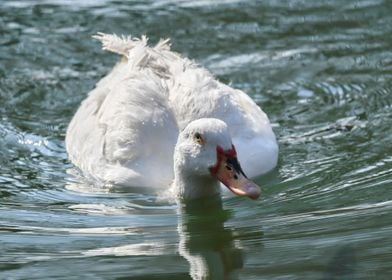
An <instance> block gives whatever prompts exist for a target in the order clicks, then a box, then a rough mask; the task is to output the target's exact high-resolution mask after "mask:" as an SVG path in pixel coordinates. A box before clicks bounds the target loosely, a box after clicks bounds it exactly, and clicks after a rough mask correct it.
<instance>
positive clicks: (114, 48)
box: [93, 32, 148, 57]
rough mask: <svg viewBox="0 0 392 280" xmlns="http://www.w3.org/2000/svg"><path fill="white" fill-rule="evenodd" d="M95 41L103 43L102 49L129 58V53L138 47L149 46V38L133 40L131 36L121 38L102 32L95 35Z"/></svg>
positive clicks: (143, 37)
mask: <svg viewBox="0 0 392 280" xmlns="http://www.w3.org/2000/svg"><path fill="white" fill-rule="evenodd" d="M93 38H94V39H97V40H99V41H101V43H102V49H104V50H108V51H111V52H114V53H117V54H120V55H124V56H126V57H128V54H129V51H130V50H131V49H133V48H135V47H136V46H140V45H142V46H144V47H145V46H147V41H148V38H147V37H146V36H144V35H143V36H142V37H141V39H138V38H132V37H131V36H124V35H122V36H121V37H119V36H117V35H115V34H106V33H102V32H98V33H97V34H96V35H93Z"/></svg>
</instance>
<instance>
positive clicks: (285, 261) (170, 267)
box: [0, 0, 392, 279]
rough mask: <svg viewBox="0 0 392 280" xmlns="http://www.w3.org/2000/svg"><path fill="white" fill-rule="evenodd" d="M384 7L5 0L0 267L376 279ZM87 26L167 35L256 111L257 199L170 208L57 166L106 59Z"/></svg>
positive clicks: (382, 195)
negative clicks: (266, 121) (269, 133)
mask: <svg viewBox="0 0 392 280" xmlns="http://www.w3.org/2000/svg"><path fill="white" fill-rule="evenodd" d="M391 14H392V5H391V3H390V1H387V0H384V1H382V0H379V1H377V0H373V1H370V0H368V1H366V0H363V1H340V0H335V1H321V0H318V1H317V0H316V1H302V0H295V1H273V0H270V1H207V0H206V1H168V0H167V1H164V0H160V1H130V2H123V1H114V0H113V1H110V0H100V1H71V0H61V1H54V0H43V1H27V0H26V1H2V2H1V3H0V34H1V36H0V166H1V169H0V248H1V254H0V278H1V279H82V278H84V279H192V277H194V278H195V279H197V277H198V275H200V274H201V273H203V271H204V273H207V272H205V271H209V272H208V273H209V275H210V278H211V279H224V278H226V279H389V277H390V275H391V273H392V269H391V264H392V222H391V221H392V192H391V183H392V171H391V167H392V153H391V143H392V133H391V120H392V111H391V104H392V79H391V77H392V37H391V36H390V35H391V31H392V17H391V16H390V15H391ZM98 31H103V32H107V33H117V34H132V35H136V36H140V35H142V34H147V35H148V36H149V37H150V41H151V43H152V44H153V43H155V42H157V41H158V40H159V38H162V37H163V38H166V37H170V38H172V49H174V50H175V51H178V52H180V53H182V54H184V55H186V56H188V57H190V58H192V59H195V60H196V61H198V62H199V63H200V64H202V65H204V66H205V67H207V68H208V69H209V70H210V71H211V72H212V73H214V75H215V76H216V77H217V78H218V79H219V80H221V81H224V82H226V83H229V84H230V85H231V86H233V87H236V88H240V89H242V90H244V91H245V92H247V93H248V94H249V95H250V96H251V97H252V98H253V99H254V100H255V101H256V102H257V103H258V104H259V105H260V106H261V107H262V108H263V110H264V111H265V112H266V113H267V114H268V115H269V117H270V120H271V122H272V123H273V127H274V130H275V132H276V134H277V136H278V139H279V145H280V161H279V165H278V167H277V168H276V169H275V170H274V171H273V172H272V173H271V174H269V175H268V176H266V177H265V178H260V179H259V180H258V183H260V184H261V185H262V187H263V196H262V198H261V199H260V200H258V201H250V200H247V199H244V198H238V197H224V199H223V201H222V204H220V203H219V202H218V201H214V200H213V201H209V200H207V201H199V202H197V203H196V204H195V205H192V206H189V207H188V208H184V209H179V208H178V206H177V205H175V204H173V203H170V202H165V201H160V200H157V195H156V194H154V193H151V194H140V193H132V192H124V191H117V192H113V191H112V192H110V191H108V190H105V189H99V188H97V187H96V186H94V185H89V184H85V183H83V182H80V181H78V180H76V179H75V178H74V177H73V176H72V175H70V174H69V171H70V170H71V171H72V169H73V167H72V165H71V164H70V163H69V161H68V160H67V155H66V152H65V148H64V136H65V131H66V127H67V125H68V123H69V121H70V119H71V117H72V115H73V113H74V112H75V111H76V109H77V107H78V105H79V104H80V102H81V101H82V100H83V99H84V98H85V96H86V94H87V93H88V91H89V90H91V89H92V88H93V86H94V84H95V83H96V82H97V81H98V80H99V79H100V78H101V77H102V76H103V75H104V74H105V73H107V72H108V71H109V70H110V69H111V67H112V66H113V64H114V63H115V62H116V61H117V59H118V57H116V56H115V55H113V54H109V53H105V52H103V51H101V50H100V45H99V44H98V43H97V42H96V41H94V40H92V39H91V36H92V35H93V34H95V33H96V32H98ZM70 186H74V187H73V188H72V187H70ZM75 186H76V187H75Z"/></svg>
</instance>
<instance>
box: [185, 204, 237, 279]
mask: <svg viewBox="0 0 392 280" xmlns="http://www.w3.org/2000/svg"><path fill="white" fill-rule="evenodd" d="M180 211H181V213H179V223H178V233H179V236H180V244H179V252H180V254H181V255H182V256H183V257H184V258H185V259H186V260H187V261H188V262H189V265H190V275H191V277H192V279H214V280H215V279H217V280H219V279H236V275H235V273H234V271H235V270H236V269H239V268H242V267H243V252H242V251H241V250H240V249H239V248H237V247H236V246H235V243H234V241H235V237H234V235H233V230H232V229H230V228H227V227H225V226H224V223H225V222H226V221H227V220H228V219H229V218H230V217H231V212H230V211H228V210H223V208H222V202H221V199H220V197H219V196H217V197H212V198H207V199H198V200H194V201H191V202H187V204H186V205H183V206H182V207H181V208H180Z"/></svg>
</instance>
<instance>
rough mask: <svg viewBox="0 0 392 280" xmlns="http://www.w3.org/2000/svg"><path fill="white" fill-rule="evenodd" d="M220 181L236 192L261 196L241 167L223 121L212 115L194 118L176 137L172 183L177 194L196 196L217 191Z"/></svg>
mask: <svg viewBox="0 0 392 280" xmlns="http://www.w3.org/2000/svg"><path fill="white" fill-rule="evenodd" d="M219 181H220V182H221V183H223V184H224V185H225V186H226V187H227V188H229V189H230V190H231V191H232V192H233V193H234V194H236V195H240V196H247V197H249V198H251V199H257V198H258V197H259V196H260V188H259V186H257V185H256V184H255V183H254V182H252V181H251V180H249V179H248V178H247V177H246V175H245V173H244V171H243V170H242V168H241V165H240V163H239V161H238V159H237V152H236V149H235V147H234V145H233V144H232V141H231V136H230V132H229V128H228V127H227V125H226V123H225V122H223V121H221V120H218V119H213V118H203V119H198V120H195V121H193V122H191V123H189V124H188V126H186V128H185V129H184V130H183V131H182V132H181V133H180V135H179V137H178V141H177V144H176V147H175V152H174V186H175V187H176V188H177V190H178V193H179V195H180V197H182V198H184V199H195V198H200V197H204V196H211V195H215V194H218V193H219V192H220V187H219V184H218V182H219Z"/></svg>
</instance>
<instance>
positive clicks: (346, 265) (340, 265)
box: [322, 245, 356, 280]
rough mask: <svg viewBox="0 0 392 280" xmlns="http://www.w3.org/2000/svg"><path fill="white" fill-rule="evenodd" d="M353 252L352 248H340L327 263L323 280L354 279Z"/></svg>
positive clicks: (354, 262)
mask: <svg viewBox="0 0 392 280" xmlns="http://www.w3.org/2000/svg"><path fill="white" fill-rule="evenodd" d="M355 267H356V260H355V250H354V248H353V247H352V246H349V245H346V246H343V247H341V248H340V249H339V250H338V251H337V252H336V253H335V255H334V256H333V258H332V260H331V261H330V262H329V263H328V265H327V269H326V272H325V275H324V277H323V278H322V279H323V280H334V279H336V280H337V279H339V280H350V279H355Z"/></svg>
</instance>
